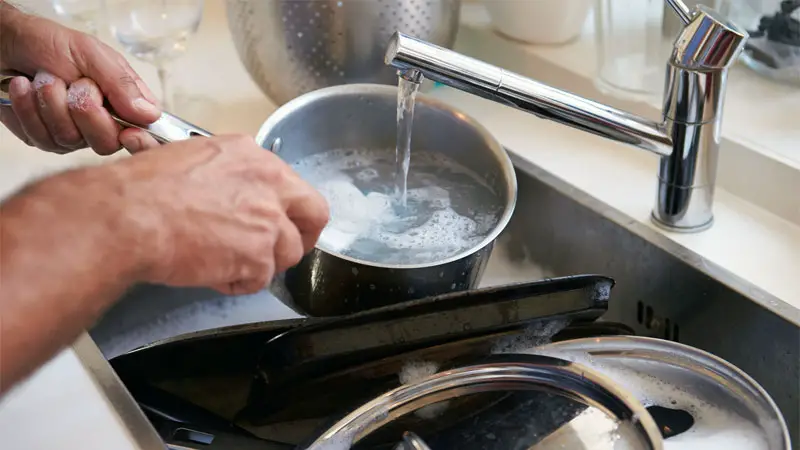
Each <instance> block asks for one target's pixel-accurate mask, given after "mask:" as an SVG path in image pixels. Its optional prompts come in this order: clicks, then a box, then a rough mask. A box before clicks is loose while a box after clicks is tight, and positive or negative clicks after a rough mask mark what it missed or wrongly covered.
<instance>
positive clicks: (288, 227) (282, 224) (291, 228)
mask: <svg viewBox="0 0 800 450" xmlns="http://www.w3.org/2000/svg"><path fill="white" fill-rule="evenodd" d="M278 230H279V231H278V240H277V241H276V242H275V249H274V255H275V273H282V272H284V271H286V270H287V269H289V268H290V267H292V266H294V265H296V264H297V263H299V262H300V259H301V258H302V257H303V255H305V253H306V252H305V245H304V243H303V238H302V236H301V235H300V231H299V230H298V229H297V227H296V226H295V224H294V223H292V221H290V220H289V219H288V218H286V217H282V218H281V219H280V221H279V223H278Z"/></svg>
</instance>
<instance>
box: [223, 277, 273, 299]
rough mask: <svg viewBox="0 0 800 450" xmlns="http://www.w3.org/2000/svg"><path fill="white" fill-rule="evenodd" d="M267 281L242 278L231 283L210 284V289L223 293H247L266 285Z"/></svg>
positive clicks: (254, 291)
mask: <svg viewBox="0 0 800 450" xmlns="http://www.w3.org/2000/svg"><path fill="white" fill-rule="evenodd" d="M267 284H268V283H267V281H265V280H263V279H259V280H242V281H235V282H233V283H228V284H222V285H218V286H212V287H211V289H214V290H215V291H218V292H221V293H223V294H225V295H247V294H255V293H256V292H258V291H260V290H262V289H264V288H266V287H267Z"/></svg>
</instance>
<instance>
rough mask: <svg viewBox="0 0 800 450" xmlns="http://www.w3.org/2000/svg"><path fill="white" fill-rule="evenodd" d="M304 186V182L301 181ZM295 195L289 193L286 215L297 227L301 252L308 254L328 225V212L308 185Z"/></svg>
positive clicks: (326, 207) (326, 205) (323, 201)
mask: <svg viewBox="0 0 800 450" xmlns="http://www.w3.org/2000/svg"><path fill="white" fill-rule="evenodd" d="M302 183H303V184H305V182H304V181H302ZM298 190H299V191H300V192H299V193H297V194H296V195H291V193H289V202H288V204H287V206H286V215H287V216H288V217H289V219H290V220H291V221H292V222H293V223H294V225H295V226H296V227H297V230H298V231H299V232H300V235H301V237H302V240H303V250H304V251H305V252H306V253H308V252H310V251H311V250H312V249H313V248H314V246H315V245H317V240H319V235H320V234H321V233H322V229H323V228H325V225H327V223H328V219H329V216H330V211H329V209H328V202H327V201H326V200H325V197H323V196H322V194H320V193H319V192H317V191H316V190H314V189H313V188H311V187H310V186H309V185H307V186H302V187H300V188H299V189H298Z"/></svg>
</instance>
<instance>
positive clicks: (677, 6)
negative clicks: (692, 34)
mask: <svg viewBox="0 0 800 450" xmlns="http://www.w3.org/2000/svg"><path fill="white" fill-rule="evenodd" d="M667 5H669V6H670V7H671V8H672V10H673V11H675V15H677V16H678V18H679V19H681V22H683V23H684V24H685V25H688V24H689V22H691V20H692V12H691V11H690V10H689V7H687V6H686V4H685V3H683V2H682V1H681V0H667Z"/></svg>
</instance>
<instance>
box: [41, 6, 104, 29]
mask: <svg viewBox="0 0 800 450" xmlns="http://www.w3.org/2000/svg"><path fill="white" fill-rule="evenodd" d="M50 4H51V6H52V7H53V11H55V13H56V15H57V16H58V17H59V18H60V19H61V20H63V21H65V22H67V23H68V24H75V25H77V27H78V28H80V29H81V31H85V32H86V33H89V34H91V35H94V36H97V21H98V18H99V16H100V10H101V8H102V2H101V0H50Z"/></svg>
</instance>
